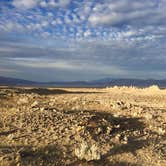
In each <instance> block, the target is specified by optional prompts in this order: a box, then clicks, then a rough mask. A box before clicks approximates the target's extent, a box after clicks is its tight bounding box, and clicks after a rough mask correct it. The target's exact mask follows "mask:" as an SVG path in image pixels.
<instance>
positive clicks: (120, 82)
mask: <svg viewBox="0 0 166 166" xmlns="http://www.w3.org/2000/svg"><path fill="white" fill-rule="evenodd" d="M0 85H7V86H16V85H17V86H18V85H19V86H60V87H105V86H115V85H117V86H138V87H146V86H150V85H158V86H160V87H166V79H165V80H154V79H148V80H143V79H130V78H129V79H115V78H104V79H99V80H93V81H70V82H69V81H63V82H62V81H61V82H35V81H28V80H23V79H17V78H9V77H1V76H0Z"/></svg>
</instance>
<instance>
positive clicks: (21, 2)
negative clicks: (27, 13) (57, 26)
mask: <svg viewBox="0 0 166 166" xmlns="http://www.w3.org/2000/svg"><path fill="white" fill-rule="evenodd" d="M37 3H38V0H14V1H13V3H12V4H13V5H14V6H15V7H16V8H20V9H31V8H34V7H35V6H36V5H37Z"/></svg>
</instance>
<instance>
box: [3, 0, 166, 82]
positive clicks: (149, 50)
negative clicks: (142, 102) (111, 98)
mask: <svg viewBox="0 0 166 166" xmlns="http://www.w3.org/2000/svg"><path fill="white" fill-rule="evenodd" d="M165 10H166V1H165V0H160V1H158V0H152V1H149V0H139V1H138V0H132V1H131V0H103V1H97V0H94V1H88V0H84V1H83V0H79V1H78V0H72V1H71V0H57V1H56V0H47V1H46V0H10V1H8V0H7V1H6V0H2V1H1V2H0V60H1V66H2V64H3V68H2V67H1V69H3V72H4V75H6V74H8V75H9V73H10V75H11V76H12V75H14V76H17V77H25V76H26V75H27V74H29V73H30V72H34V73H36V74H34V76H33V75H32V76H31V78H32V79H35V78H37V77H36V75H41V76H40V78H41V77H42V76H43V77H45V78H47V79H53V78H54V79H65V78H68V79H69V75H70V73H72V74H71V79H78V80H79V79H82V78H83V79H86V78H87V79H90V78H92V79H93V78H97V77H104V76H107V77H108V76H110V77H111V76H114V77H134V76H135V77H143V76H145V73H146V76H150V77H152V76H153V77H157V78H158V77H164V76H165V72H164V71H165V70H166V68H165V66H166V56H165V50H166V45H165V41H166V35H165V34H166V24H165V19H166V13H165ZM7 66H8V67H7ZM9 66H11V69H13V73H12V72H5V71H7V70H10V69H9ZM16 70H17V71H21V72H20V73H19V72H17V74H16ZM10 71H11V70H10ZM39 71H42V72H39ZM69 71H70V72H69ZM1 73H2V72H1ZM21 73H24V74H21ZM41 73H42V74H41ZM43 73H45V74H43ZM48 73H52V75H51V74H48ZM55 73H56V74H55ZM159 73H160V74H159ZM47 74H48V75H47ZM61 74H63V77H61V76H60V75H61ZM49 75H50V76H49ZM55 75H56V76H55ZM58 75H59V76H58ZM151 75H152V76H151ZM67 76H68V77H67ZM83 76H84V77H83Z"/></svg>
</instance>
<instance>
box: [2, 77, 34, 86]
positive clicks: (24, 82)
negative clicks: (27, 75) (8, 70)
mask: <svg viewBox="0 0 166 166" xmlns="http://www.w3.org/2000/svg"><path fill="white" fill-rule="evenodd" d="M32 84H36V82H33V81H28V80H23V79H17V78H10V77H2V76H0V85H32Z"/></svg>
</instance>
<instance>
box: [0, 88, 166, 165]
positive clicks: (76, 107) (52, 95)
mask: <svg viewBox="0 0 166 166" xmlns="http://www.w3.org/2000/svg"><path fill="white" fill-rule="evenodd" d="M0 115H1V116H0V165H2V166H8V165H10V166H14V165H16V166H24V165H25V166H31V165H32V166H33V165H35V166H37V165H41V166H49V165H50V166H54V165H55V166H61V165H63V166H65V165H69V166H115V165H117V166H119V165H122V166H123V165H124V166H125V165H126V166H127V165H131V166H135V165H136V166H165V165H166V90H160V89H159V88H158V87H156V86H153V87H150V88H146V89H137V88H132V87H131V88H127V87H120V88H119V87H113V88H105V89H83V88H82V89H81V88H66V89H60V88H58V89H55V88H54V89H51V88H47V89H46V88H45V89H43V88H21V87H15V88H9V87H1V88H0Z"/></svg>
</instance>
